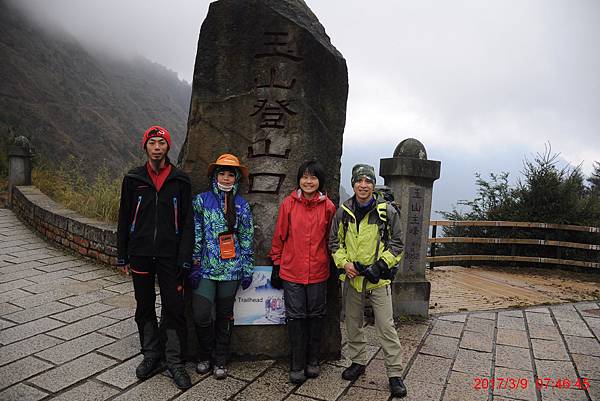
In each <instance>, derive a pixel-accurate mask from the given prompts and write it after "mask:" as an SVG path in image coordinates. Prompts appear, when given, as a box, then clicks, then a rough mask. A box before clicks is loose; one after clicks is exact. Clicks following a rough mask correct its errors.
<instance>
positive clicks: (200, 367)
mask: <svg viewBox="0 0 600 401" xmlns="http://www.w3.org/2000/svg"><path fill="white" fill-rule="evenodd" d="M210 368H211V366H210V361H200V362H198V363H197V364H196V372H197V373H199V374H201V375H203V374H205V373H208V372H210Z"/></svg>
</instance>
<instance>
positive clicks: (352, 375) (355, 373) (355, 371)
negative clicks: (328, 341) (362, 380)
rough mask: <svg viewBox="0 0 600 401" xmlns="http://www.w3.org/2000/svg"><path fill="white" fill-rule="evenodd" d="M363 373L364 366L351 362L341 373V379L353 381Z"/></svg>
mask: <svg viewBox="0 0 600 401" xmlns="http://www.w3.org/2000/svg"><path fill="white" fill-rule="evenodd" d="M364 373H365V365H361V364H359V363H354V362H352V365H350V367H348V368H346V369H344V371H343V372H342V379H344V380H350V381H354V380H356V379H358V378H359V376H360V375H362V374H364Z"/></svg>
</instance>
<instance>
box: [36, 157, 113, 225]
mask: <svg viewBox="0 0 600 401" xmlns="http://www.w3.org/2000/svg"><path fill="white" fill-rule="evenodd" d="M121 177H122V175H119V177H118V178H113V177H111V174H110V173H109V170H108V169H107V168H101V169H99V170H98V171H97V173H96V175H95V176H94V177H93V178H92V179H88V178H86V175H85V174H84V173H83V171H82V170H81V169H80V168H78V167H76V163H75V161H74V159H69V160H68V161H67V162H65V163H64V164H63V165H62V166H60V167H59V168H53V167H51V166H50V165H49V164H48V163H47V162H39V163H37V165H36V166H35V167H34V169H33V172H32V182H33V185H35V186H36V187H37V188H39V189H40V191H42V192H43V193H45V194H46V195H48V196H49V197H50V198H52V199H54V200H55V201H56V202H59V203H61V204H62V205H64V206H65V207H66V208H68V209H71V210H74V211H76V212H78V213H80V214H81V215H83V216H86V217H91V218H95V219H98V220H101V221H105V222H111V223H115V222H116V221H117V218H118V214H119V198H120V195H121Z"/></svg>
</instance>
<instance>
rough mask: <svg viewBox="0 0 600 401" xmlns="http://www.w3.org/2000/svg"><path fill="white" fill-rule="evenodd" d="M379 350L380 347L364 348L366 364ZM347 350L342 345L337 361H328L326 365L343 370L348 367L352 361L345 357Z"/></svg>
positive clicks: (370, 346) (368, 346) (369, 346)
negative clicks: (340, 355) (342, 368)
mask: <svg viewBox="0 0 600 401" xmlns="http://www.w3.org/2000/svg"><path fill="white" fill-rule="evenodd" d="M380 349H381V347H379V346H373V345H367V346H366V348H365V351H366V354H367V363H369V362H370V361H371V359H373V358H374V357H375V355H377V353H378V352H379V350H380ZM347 350H348V347H347V346H346V345H343V346H342V357H341V358H340V359H339V360H336V361H329V362H328V363H329V364H331V365H335V366H341V367H344V368H347V367H348V366H350V364H352V361H351V360H350V359H349V358H348V357H347Z"/></svg>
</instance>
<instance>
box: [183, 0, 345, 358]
mask: <svg viewBox="0 0 600 401" xmlns="http://www.w3.org/2000/svg"><path fill="white" fill-rule="evenodd" d="M347 95H348V73H347V69H346V62H345V60H344V58H343V57H342V55H341V54H340V53H339V52H338V51H337V50H336V49H335V47H333V46H332V45H331V42H330V39H329V37H328V36H327V34H326V33H325V30H324V28H323V26H322V25H321V24H320V23H319V21H318V20H317V18H316V16H315V15H314V14H313V13H312V12H311V10H310V9H309V8H308V6H307V5H306V4H305V3H304V2H303V1H302V0H219V1H216V2H214V3H211V5H210V8H209V11H208V15H207V17H206V20H205V21H204V23H203V24H202V29H201V31H200V39H199V41H198V52H197V56H196V66H195V70H194V81H193V87H192V101H191V106H190V115H189V121H188V133H187V138H186V142H185V144H184V146H183V149H182V152H181V154H180V163H181V164H182V166H183V169H184V170H185V171H186V172H187V173H189V174H190V177H191V179H192V184H193V189H194V191H196V192H197V191H203V190H206V189H207V188H208V179H207V177H206V169H207V166H208V164H209V163H211V162H213V161H214V160H215V159H216V158H217V156H218V155H219V154H221V153H225V152H227V153H234V154H235V155H237V156H239V157H240V158H241V160H242V162H243V163H244V164H246V165H247V166H248V167H249V169H250V176H249V180H248V183H247V185H245V186H244V187H243V190H242V194H243V196H244V197H245V198H246V199H247V200H248V201H249V202H250V205H251V207H252V212H253V215H254V219H255V242H254V250H255V264H256V265H257V266H260V265H268V264H270V259H269V258H268V257H267V253H268V252H269V250H270V247H271V238H272V235H273V231H274V225H275V221H276V218H277V211H278V208H279V204H280V203H281V201H282V200H283V198H284V197H285V196H287V195H288V194H289V193H290V192H291V190H292V189H293V188H294V187H295V185H296V173H297V169H298V167H299V165H300V164H301V163H302V162H303V161H305V160H310V159H316V160H318V161H320V162H321V163H322V164H323V166H324V167H325V170H326V171H327V190H328V193H329V195H330V197H331V198H332V199H333V200H334V202H335V203H337V200H338V187H339V179H340V177H339V172H340V157H341V153H342V134H343V131H344V124H345V120H346V100H347ZM335 284H336V283H335V279H333V278H332V279H331V280H330V285H329V288H328V290H329V293H328V325H327V327H326V330H327V334H326V338H327V343H326V344H325V345H324V350H323V351H324V352H325V353H327V354H330V355H337V354H338V353H339V350H340V339H341V336H340V330H339V319H338V317H339V302H338V290H337V285H335ZM232 341H233V343H232V351H233V352H234V353H235V354H238V355H247V356H267V357H276V356H282V355H284V354H286V353H287V349H286V347H287V343H288V341H287V333H286V330H285V326H236V327H235V328H234V332H233V340H232Z"/></svg>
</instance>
